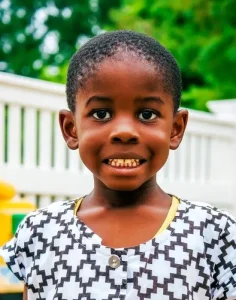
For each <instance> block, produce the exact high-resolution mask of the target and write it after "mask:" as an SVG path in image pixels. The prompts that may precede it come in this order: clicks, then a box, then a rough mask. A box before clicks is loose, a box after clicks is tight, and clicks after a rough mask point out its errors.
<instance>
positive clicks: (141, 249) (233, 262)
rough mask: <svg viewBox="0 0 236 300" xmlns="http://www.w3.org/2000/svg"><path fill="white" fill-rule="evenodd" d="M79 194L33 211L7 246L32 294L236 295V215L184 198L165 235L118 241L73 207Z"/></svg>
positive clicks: (67, 298) (70, 299) (169, 298)
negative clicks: (133, 242) (114, 244)
mask: <svg viewBox="0 0 236 300" xmlns="http://www.w3.org/2000/svg"><path fill="white" fill-rule="evenodd" d="M75 205H76V200H71V201H65V202H55V203H53V204H52V205H50V206H49V207H48V208H44V209H40V210H38V211H36V212H33V213H31V214H29V215H28V216H27V217H26V218H25V220H24V221H23V222H22V223H21V225H20V226H19V228H18V231H17V233H16V235H15V237H14V238H13V239H12V240H11V241H10V242H9V243H7V244H6V245H5V246H4V247H3V248H2V249H1V250H0V255H2V256H3V257H4V259H5V261H6V263H7V265H8V267H9V268H10V269H11V270H12V272H13V273H14V274H15V275H16V276H17V277H18V278H19V279H20V280H23V281H24V282H25V284H26V286H27V287H28V299H29V300H36V299H37V300H40V299H41V300H42V299H43V300H52V299H55V300H74V299H80V300H107V299H109V300H115V299H117V300H118V299H120V300H121V299H126V300H137V299H140V300H144V299H152V300H154V299H155V300H180V299H181V300H190V299H191V300H209V299H212V300H216V299H222V300H223V299H236V221H235V220H234V219H233V218H232V217H231V216H230V215H229V214H228V213H226V212H223V211H220V210H218V209H216V208H214V207H212V206H211V205H208V204H204V203H193V202H189V201H186V200H180V204H179V206H178V209H177V212H176V216H175V217H174V219H173V220H172V222H171V223H170V224H169V226H168V227H167V228H166V229H165V230H164V231H163V232H162V233H161V234H159V235H157V236H156V237H154V238H153V239H151V240H149V241H147V242H146V243H143V244H140V245H138V246H135V247H130V248H119V249H113V248H109V247H106V246H104V245H102V241H101V238H100V237H99V236H98V235H96V234H95V233H94V232H93V231H92V230H91V229H89V228H88V227H87V226H86V225H85V224H84V223H83V222H82V221H81V220H79V219H78V218H77V217H76V216H75V215H74V213H73V211H74V207H75Z"/></svg>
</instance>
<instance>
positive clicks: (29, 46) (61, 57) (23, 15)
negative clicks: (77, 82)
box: [0, 0, 118, 82]
mask: <svg viewBox="0 0 236 300" xmlns="http://www.w3.org/2000/svg"><path fill="white" fill-rule="evenodd" d="M116 2H117V0H116V1H114V3H116ZM114 3H110V4H109V3H107V1H105V0H100V5H101V7H102V9H103V12H101V10H100V9H99V7H98V4H97V1H96V0H90V1H89V0H80V1H77V0H70V1H69V2H67V1H63V0H54V1H53V0H52V1H48V0H3V1H0V20H1V22H0V71H6V72H11V73H16V74H20V75H25V76H29V77H35V78H43V79H50V80H54V81H55V80H56V81H59V82H63V81H64V82H65V65H68V61H69V59H70V57H71V56H72V54H73V53H74V52H75V51H76V49H77V48H78V47H79V45H80V43H81V41H82V40H83V38H89V37H92V36H94V35H96V34H97V33H98V32H99V26H98V25H99V24H100V23H101V22H103V21H104V19H106V23H109V22H108V20H107V16H108V11H109V9H110V7H111V6H112V7H116V6H115V5H114ZM117 3H118V2H117Z"/></svg>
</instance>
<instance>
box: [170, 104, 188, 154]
mask: <svg viewBox="0 0 236 300" xmlns="http://www.w3.org/2000/svg"><path fill="white" fill-rule="evenodd" d="M187 123H188V111H187V110H186V109H181V110H179V111H177V113H176V114H175V116H174V121H173V126H172V131H171V137H170V149H171V150H176V149H177V148H178V147H179V145H180V143H181V141H182V138H183V136H184V132H185V129H186V126H187Z"/></svg>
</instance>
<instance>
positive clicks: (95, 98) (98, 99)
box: [85, 96, 112, 106]
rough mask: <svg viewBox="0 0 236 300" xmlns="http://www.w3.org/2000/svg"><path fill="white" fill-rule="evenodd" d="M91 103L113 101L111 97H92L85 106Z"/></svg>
mask: <svg viewBox="0 0 236 300" xmlns="http://www.w3.org/2000/svg"><path fill="white" fill-rule="evenodd" d="M91 102H103V103H108V102H112V99H111V98H109V97H102V96H92V97H90V98H89V99H88V100H87V101H86V103H85V106H88V105H89V104H90V103H91Z"/></svg>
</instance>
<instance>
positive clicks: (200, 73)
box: [107, 0, 236, 110]
mask: <svg viewBox="0 0 236 300" xmlns="http://www.w3.org/2000/svg"><path fill="white" fill-rule="evenodd" d="M235 11H236V1H235V0H221V1H217V0H207V1H206V0H184V1H171V0H157V1H152V0H122V5H121V9H111V11H110V20H111V21H113V24H112V26H111V25H108V26H107V28H108V29H125V28H129V29H133V30H137V31H139V32H143V33H147V34H149V35H151V36H153V37H155V38H156V39H157V40H159V41H160V42H161V43H162V44H163V45H164V46H165V47H167V48H168V49H169V50H170V51H171V52H172V53H173V54H174V56H175V57H176V59H177V60H178V62H179V65H180V66H181V70H182V75H183V100H182V104H183V105H184V106H186V107H191V108H195V109H200V110H206V109H207V108H206V105H205V103H206V101H208V100H210V99H212V100H213V99H214V100H216V99H227V98H235V97H236V84H235V80H236V18H235Z"/></svg>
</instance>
